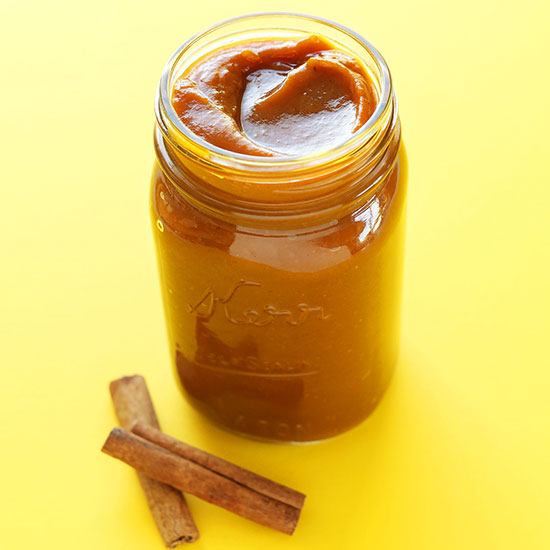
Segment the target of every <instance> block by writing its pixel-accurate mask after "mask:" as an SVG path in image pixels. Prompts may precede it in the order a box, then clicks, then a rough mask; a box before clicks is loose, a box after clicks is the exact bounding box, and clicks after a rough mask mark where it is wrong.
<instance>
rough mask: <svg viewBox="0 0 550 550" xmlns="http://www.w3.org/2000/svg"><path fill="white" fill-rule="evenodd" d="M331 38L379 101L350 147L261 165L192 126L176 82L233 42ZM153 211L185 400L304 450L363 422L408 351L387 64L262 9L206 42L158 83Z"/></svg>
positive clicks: (344, 39) (399, 173)
mask: <svg viewBox="0 0 550 550" xmlns="http://www.w3.org/2000/svg"><path fill="white" fill-rule="evenodd" d="M310 35H316V36H322V37H324V38H326V39H328V40H330V41H331V43H332V44H334V47H335V48H338V49H339V50H341V51H345V52H347V53H349V54H351V55H353V56H354V57H355V58H356V59H357V60H359V62H360V63H361V64H362V65H363V66H364V70H365V71H366V73H367V74H368V75H369V77H370V78H371V80H372V83H373V86H374V90H375V94H376V108H375V110H374V112H373V114H372V116H370V118H369V119H368V121H367V122H366V123H365V124H364V125H363V126H361V128H359V129H358V130H357V131H356V132H355V133H354V134H353V135H352V136H351V137H350V138H349V139H347V140H346V141H345V142H344V143H340V144H339V145H337V146H336V147H331V148H330V149H329V150H324V151H320V152H316V153H313V154H308V155H305V156H304V155H294V156H293V155H288V154H287V155H286V156H273V157H262V156H254V155H246V154H240V153H236V152H232V151H228V150H224V149H221V148H219V147H217V146H215V145H213V144H212V143H209V142H207V141H205V140H204V139H202V138H201V137H199V136H198V135H197V134H195V133H193V132H192V131H191V130H190V129H189V128H188V127H186V125H184V124H183V123H182V121H181V120H180V118H179V117H178V115H177V113H176V111H175V109H174V106H173V104H172V90H173V88H174V85H175V83H176V81H177V79H178V78H179V77H180V76H181V75H182V74H183V73H185V71H186V70H188V69H189V67H190V66H192V65H193V63H196V61H197V60H199V59H202V58H204V56H205V55H207V54H208V53H209V52H213V51H216V50H218V49H220V48H223V47H224V46H226V45H227V44H230V43H235V41H246V40H256V39H259V38H260V39H262V38H266V39H275V38H276V39H281V38H287V37H292V38H296V37H300V36H303V37H306V36H310ZM156 115H157V124H156V128H155V148H156V154H157V163H156V166H155V168H154V173H153V181H152V196H151V199H152V200H151V214H152V221H153V227H154V235H155V243H156V250H157V256H158V265H159V272H160V281H161V288H162V294H163V301H164V309H165V313H166V323H167V328H168V336H169V346H170V353H171V355H172V358H173V361H174V365H175V369H176V372H177V376H178V378H179V380H180V381H181V386H182V388H183V390H184V393H185V395H186V397H187V399H188V400H189V402H190V403H191V404H192V405H193V406H194V407H195V408H196V409H198V410H199V411H200V412H202V413H203V414H204V415H205V416H207V417H208V418H209V419H211V420H212V421H213V422H215V423H216V424H218V425H221V426H223V427H225V428H227V429H230V430H232V431H235V432H238V433H241V434H245V435H249V436H253V437H257V438H261V439H266V440H277V441H292V442H306V441H317V440H322V439H325V438H328V437H331V436H334V435H337V434H339V433H341V432H343V431H345V430H348V429H350V428H352V427H353V426H355V425H357V424H358V423H360V422H361V421H362V420H364V419H365V418H366V417H367V416H368V415H369V413H370V412H371V411H372V410H373V409H374V408H375V407H376V405H377V403H378V402H379V400H380V399H381V397H382V395H383V394H384V391H385V390H386V388H387V386H388V384H389V381H390V378H391V375H392V372H393V369H394V365H395V362H396V359H397V354H398V345H399V325H400V302H401V284H402V283H401V279H402V260H403V241H404V223H405V211H404V210H405V208H404V207H405V195H406V172H407V169H406V156H405V152H404V148H403V146H402V144H401V132H400V124H399V118H398V113H397V103H396V99H395V94H394V91H393V88H392V84H391V78H390V74H389V71H388V68H387V66H386V64H385V62H384V60H383V59H382V57H381V56H380V54H379V53H378V52H377V51H376V50H375V49H374V48H373V47H372V46H371V45H370V44H369V43H368V42H366V41H365V40H364V39H363V38H361V37H360V36H358V35H357V34H355V33H353V32H352V31H350V30H349V29H347V28H345V27H341V26H339V25H337V24H335V23H332V22H330V21H326V20H323V19H319V18H315V17H310V16H302V15H296V14H260V15H253V16H245V17H241V18H236V19H233V20H229V21H226V22H223V23H221V24H219V25H216V26H214V27H212V28H210V29H207V30H206V31H204V32H202V33H200V34H198V35H196V36H195V37H193V38H192V39H191V40H189V41H188V42H187V43H185V44H184V45H183V46H182V47H181V48H180V49H179V50H178V51H177V52H176V53H175V54H174V56H173V57H172V58H171V60H170V61H169V63H168V65H167V67H166V69H165V71H164V73H163V75H162V78H161V82H160V86H159V92H158V95H157V105H156Z"/></svg>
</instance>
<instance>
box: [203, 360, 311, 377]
mask: <svg viewBox="0 0 550 550" xmlns="http://www.w3.org/2000/svg"><path fill="white" fill-rule="evenodd" d="M195 364H196V365H197V366H198V367H200V368H202V369H206V370H211V371H215V372H221V373H223V374H234V375H238V376H253V377H255V378H256V377H260V378H301V377H303V376H311V375H313V374H318V372H319V371H316V370H309V371H303V372H272V373H267V372H257V371H247V370H237V369H230V368H225V367H218V366H215V365H206V364H204V363H195Z"/></svg>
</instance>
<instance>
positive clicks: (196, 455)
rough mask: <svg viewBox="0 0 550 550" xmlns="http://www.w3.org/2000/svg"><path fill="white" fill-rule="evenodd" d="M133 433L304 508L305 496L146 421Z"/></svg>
mask: <svg viewBox="0 0 550 550" xmlns="http://www.w3.org/2000/svg"><path fill="white" fill-rule="evenodd" d="M130 431H131V432H133V433H135V434H136V435H139V436H140V437H142V438H143V439H147V440H148V441H151V443H155V444H156V445H159V446H160V447H163V448H164V449H168V450H169V451H172V452H173V453H176V454H177V455H179V456H182V457H183V458H186V459H187V460H191V461H192V462H195V463H196V464H199V465H200V466H203V467H205V468H207V469H208V470H212V471H213V472H216V473H218V474H220V475H222V476H224V477H227V478H229V479H232V480H233V481H236V482H237V483H240V484H241V485H244V486H245V487H248V488H249V489H252V490H253V491H256V492H257V493H260V494H262V495H266V496H268V497H271V498H274V499H275V500H279V501H281V502H284V503H286V504H288V505H290V506H293V507H294V508H298V509H301V508H302V507H303V506H304V500H305V498H306V495H304V494H303V493H300V492H299V491H296V490H294V489H291V488H290V487H285V486H284V485H281V484H279V483H276V482H275V481H273V480H271V479H268V478H266V477H263V476H261V475H258V474H255V473H254V472H251V471H250V470H246V469H244V468H241V467H240V466H237V465H236V464H232V463H231V462H228V461H227V460H223V459H222V458H219V457H217V456H215V455H212V454H210V453H207V452H206V451H203V450H201V449H197V448H196V447H193V446H191V445H189V444H187V443H184V442H183V441H180V440H178V439H175V438H174V437H171V436H169V435H166V434H165V433H163V432H161V431H160V430H158V429H157V428H155V427H154V426H151V425H147V424H144V423H143V422H139V421H137V422H135V423H134V424H132V426H131V427H130Z"/></svg>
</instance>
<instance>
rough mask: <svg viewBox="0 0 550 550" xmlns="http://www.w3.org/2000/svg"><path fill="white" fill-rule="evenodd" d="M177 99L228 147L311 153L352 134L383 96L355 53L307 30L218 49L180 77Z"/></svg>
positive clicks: (186, 114)
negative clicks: (304, 33) (299, 35)
mask: <svg viewBox="0 0 550 550" xmlns="http://www.w3.org/2000/svg"><path fill="white" fill-rule="evenodd" d="M172 104H173V106H174V108H175V110H176V112H177V114H178V116H179V118H180V120H181V121H182V122H183V123H184V124H185V125H186V126H187V127H188V128H189V129H190V130H192V131H193V132H194V133H195V134H196V135H198V136H200V137H202V138H203V139H204V140H206V141H208V142H209V143H211V144H213V145H216V146H218V147H220V148H222V149H226V150H228V151H234V152H236V153H244V154H248V155H259V156H278V155H291V156H304V155H307V154H310V153H314V152H316V151H319V150H325V149H330V148H333V147H335V146H336V145H339V144H341V143H342V142H344V141H346V140H347V139H349V138H350V137H351V136H352V135H353V134H354V133H355V132H356V131H357V130H358V129H359V128H360V127H361V126H363V124H365V122H367V120H368V119H369V118H370V116H371V115H372V113H373V112H374V109H375V107H376V94H375V92H374V88H373V85H372V82H371V81H370V78H369V76H368V75H367V74H366V72H365V70H364V69H363V68H362V66H361V65H360V64H359V62H358V61H357V60H356V59H354V58H353V57H352V56H351V55H349V54H347V53H345V52H343V51H339V50H336V49H334V46H332V45H331V44H330V43H329V42H328V41H327V40H325V39H323V38H321V37H319V36H308V37H307V38H302V39H294V40H281V39H270V40H256V41H249V42H246V43H238V44H235V45H233V46H228V47H224V48H223V49H219V50H217V51H214V52H213V53H211V54H209V55H207V56H206V57H204V58H203V59H201V60H199V62H198V63H196V64H195V65H193V66H192V67H191V68H190V69H189V70H188V71H187V72H186V73H185V74H184V75H183V76H182V77H181V78H179V79H178V80H177V82H176V84H175V86H174V91H173V96H172Z"/></svg>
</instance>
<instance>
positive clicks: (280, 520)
mask: <svg viewBox="0 0 550 550" xmlns="http://www.w3.org/2000/svg"><path fill="white" fill-rule="evenodd" d="M102 451H103V452H105V453H107V454H108V455H111V456H113V457H115V458H118V459H120V460H122V461H123V462H126V463H127V464H129V465H130V466H133V467H134V468H135V469H136V470H139V471H140V472H142V473H144V474H146V475H148V476H149V477H151V478H153V479H156V480H158V481H161V482H163V483H167V484H169V485H172V486H173V487H176V488H178V489H180V490H181V491H184V492H186V493H190V494H192V495H195V496H197V497H199V498H202V499H203V500H206V501H207V502H211V503H212V504H216V505H218V506H221V507H222V508H225V509H226V510H229V511H230V512H233V513H235V514H238V515H240V516H242V517H244V518H247V519H250V520H252V521H255V522H257V523H260V524H262V525H265V526H267V527H271V528H272V529H277V530H278V531H281V532H283V533H286V534H288V535H290V534H292V533H293V532H294V529H295V528H296V524H297V523H298V519H299V517H300V509H299V508H295V507H294V506H290V505H289V504H287V503H285V502H281V501H279V500H276V499H274V498H271V497H269V496H266V495H263V494H260V493H257V492H256V491H254V490H252V489H250V488H248V487H246V486H244V485H241V484H240V483H238V482H236V481H234V480H232V479H228V478H226V477H224V476H222V475H220V474H218V473H216V472H213V471H212V470H209V469H207V468H205V467H203V466H200V465H199V464H196V463H195V462H192V461H191V460H188V459H186V458H183V457H182V456H179V455H177V454H176V453H174V452H172V451H169V450H167V449H164V448H163V447H160V446H159V445H156V444H155V443H151V442H150V441H147V440H146V439H143V438H142V437H139V436H137V435H135V434H133V433H132V432H129V431H128V430H124V429H122V428H114V429H113V430H112V431H111V433H110V434H109V437H108V438H107V441H106V442H105V444H104V445H103V448H102Z"/></svg>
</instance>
